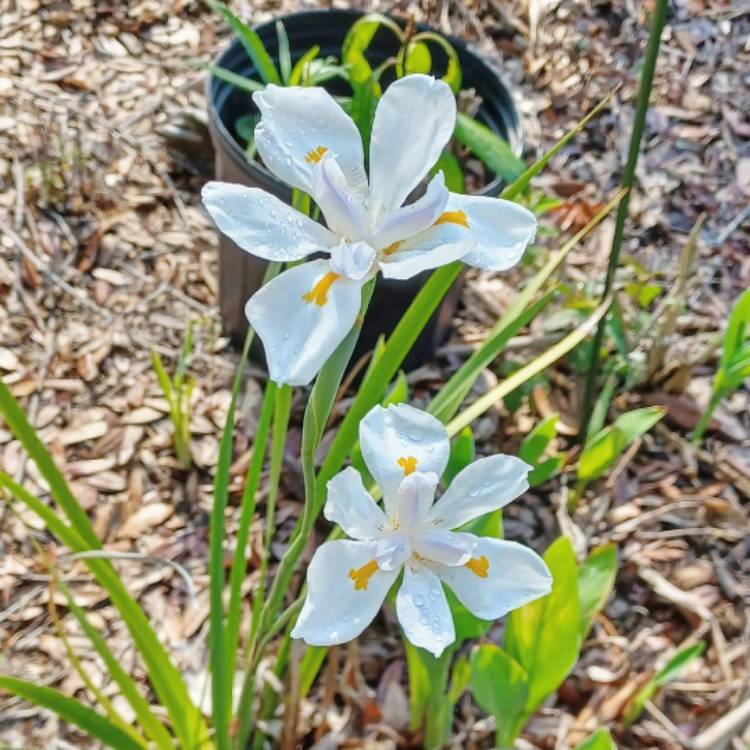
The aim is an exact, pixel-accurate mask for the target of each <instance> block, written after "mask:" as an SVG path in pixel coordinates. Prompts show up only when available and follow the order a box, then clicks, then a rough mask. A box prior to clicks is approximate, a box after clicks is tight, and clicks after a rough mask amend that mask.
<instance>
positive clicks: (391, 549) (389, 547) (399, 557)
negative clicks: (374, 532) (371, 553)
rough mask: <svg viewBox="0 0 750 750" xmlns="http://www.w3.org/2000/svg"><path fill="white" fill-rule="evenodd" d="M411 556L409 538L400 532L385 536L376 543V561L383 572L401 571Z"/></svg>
mask: <svg viewBox="0 0 750 750" xmlns="http://www.w3.org/2000/svg"><path fill="white" fill-rule="evenodd" d="M411 554H412V548H411V541H410V540H409V537H408V536H407V535H406V534H402V533H401V532H399V531H393V532H388V533H386V534H383V536H381V537H380V539H378V540H377V541H376V542H375V560H376V562H377V563H378V567H379V568H380V569H381V570H396V569H398V570H401V566H402V565H403V564H404V563H405V562H406V561H407V560H408V559H409V558H410V557H411Z"/></svg>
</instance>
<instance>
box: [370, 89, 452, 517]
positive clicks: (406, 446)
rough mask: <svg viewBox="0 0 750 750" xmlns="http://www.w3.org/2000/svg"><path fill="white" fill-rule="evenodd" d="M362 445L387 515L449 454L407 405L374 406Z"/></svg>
mask: <svg viewBox="0 0 750 750" xmlns="http://www.w3.org/2000/svg"><path fill="white" fill-rule="evenodd" d="M402 80H403V79H402ZM359 442H360V446H361V448H362V456H363V457H364V459H365V463H366V464H367V468H368V469H369V470H370V473H371V474H372V475H373V477H374V478H375V480H376V481H377V483H378V484H379V485H380V487H381V489H382V490H383V493H384V496H385V502H386V513H387V514H388V515H391V514H392V512H393V510H394V508H393V500H394V499H395V495H396V491H397V490H398V488H399V485H400V484H401V480H402V479H403V478H404V477H405V476H407V475H409V474H411V473H412V472H413V471H421V472H422V473H423V474H426V473H428V472H431V471H432V472H434V473H435V474H437V476H438V477H440V476H442V474H443V471H445V466H446V464H447V463H448V454H449V452H450V442H449V440H448V433H447V432H446V430H445V425H444V424H442V422H439V421H438V420H437V419H435V417H433V416H432V415H431V414H428V413H427V412H424V411H420V410H419V409H415V408H414V407H413V406H409V405H408V404H392V405H391V406H389V407H388V408H387V409H384V408H383V407H382V406H375V407H373V408H372V409H371V410H370V411H369V412H368V413H367V414H366V415H365V418H364V419H363V420H362V421H361V422H360V424H359Z"/></svg>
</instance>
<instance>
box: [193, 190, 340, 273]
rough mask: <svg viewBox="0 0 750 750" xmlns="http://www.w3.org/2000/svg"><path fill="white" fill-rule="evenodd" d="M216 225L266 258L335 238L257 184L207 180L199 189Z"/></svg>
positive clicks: (302, 252) (300, 252)
mask: <svg viewBox="0 0 750 750" xmlns="http://www.w3.org/2000/svg"><path fill="white" fill-rule="evenodd" d="M202 196H203V204H204V205H205V206H206V209H207V210H208V213H210V214H211V218H212V219H213V220H214V221H215V222H216V226H217V227H219V229H220V230H221V231H222V232H223V233H224V234H226V235H227V237H229V238H230V239H231V240H232V241H234V242H236V243H237V245H239V246H240V247H241V248H242V249H243V250H247V252H249V253H252V254H253V255H257V256H258V257H259V258H265V259H266V260H279V261H292V260H299V259H300V258H304V257H305V256H306V255H310V253H315V252H318V251H320V250H325V249H326V248H328V247H330V246H331V245H334V244H336V242H338V237H336V235H335V234H333V232H330V231H329V230H328V229H326V228H325V227H324V226H323V225H322V224H318V222H316V221H313V220H312V219H309V218H308V217H307V216H305V215H304V214H302V213H300V212H299V211H296V210H295V209H293V208H291V207H290V206H287V205H286V203H284V202H283V201H280V200H279V199H278V198H276V196H273V195H271V194H270V193H267V192H266V191H265V190H260V189H259V188H249V187H245V186H244V185H233V184H232V183H230V182H208V183H206V185H205V186H204V187H203V191H202Z"/></svg>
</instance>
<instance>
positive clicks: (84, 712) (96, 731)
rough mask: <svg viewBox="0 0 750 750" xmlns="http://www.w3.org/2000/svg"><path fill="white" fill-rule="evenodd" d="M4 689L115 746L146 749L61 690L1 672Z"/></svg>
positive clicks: (116, 748)
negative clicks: (4, 674)
mask: <svg viewBox="0 0 750 750" xmlns="http://www.w3.org/2000/svg"><path fill="white" fill-rule="evenodd" d="M0 689H3V690H7V691H8V692H9V693H13V695H17V696H18V697H19V698H23V699H24V700H26V701H28V702H29V703H33V704H34V705H36V706H41V707H42V708H47V709H49V710H50V711H53V712H54V713H55V714H57V715H58V716H59V717H60V718H61V719H63V720H64V721H67V722H70V723H71V724H75V725H76V726H77V727H80V728H81V729H82V730H83V731H84V732H86V734H88V735H89V736H90V737H93V738H94V739H97V740H99V741H100V742H103V743H104V744H105V745H106V747H109V748H112V750H143V747H142V746H141V745H139V744H138V743H137V742H136V741H135V740H134V739H133V738H132V737H130V736H128V735H127V734H126V733H125V732H123V731H122V730H121V729H120V728H119V727H116V726H115V725H114V724H112V723H111V722H110V721H109V720H108V719H106V718H105V717H103V716H101V715H100V714H98V713H97V712H96V711H94V710H93V709H91V708H89V707H88V706H84V705H83V703H80V702H79V701H77V700H75V699H73V698H69V697H68V696H67V695H64V694H63V693H61V692H60V691H59V690H54V689H52V688H48V687H44V686H42V685H35V684H34V683H32V682H26V681H25V680H19V679H16V678H15V677H4V676H2V675H0Z"/></svg>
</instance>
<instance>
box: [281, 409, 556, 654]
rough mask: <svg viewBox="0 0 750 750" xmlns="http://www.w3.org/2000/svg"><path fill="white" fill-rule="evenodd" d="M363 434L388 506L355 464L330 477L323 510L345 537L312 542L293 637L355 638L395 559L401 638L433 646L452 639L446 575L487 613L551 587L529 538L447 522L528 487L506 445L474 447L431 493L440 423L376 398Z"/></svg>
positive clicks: (441, 457) (441, 444) (442, 463)
mask: <svg viewBox="0 0 750 750" xmlns="http://www.w3.org/2000/svg"><path fill="white" fill-rule="evenodd" d="M359 439H360V445H361V447H362V454H363V456H364V459H365V463H366V464H367V467H368V469H369V470H370V472H371V473H372V475H373V477H374V478H375V480H376V481H377V483H378V484H379V485H380V487H381V488H382V490H383V496H384V508H383V509H381V508H380V506H378V505H377V504H376V502H375V501H374V500H373V498H372V497H371V496H370V495H369V494H368V493H367V491H366V490H365V487H364V485H363V483H362V478H361V477H360V475H359V473H358V472H357V471H355V470H354V469H353V468H351V467H349V468H347V469H344V471H342V472H341V473H340V474H338V475H337V476H335V477H334V478H333V479H332V480H331V481H330V482H329V483H328V498H327V502H326V506H325V510H324V512H325V516H326V518H327V519H328V520H329V521H332V522H334V523H337V524H338V525H339V526H341V528H342V529H343V530H344V531H345V532H346V533H347V534H348V535H349V536H350V537H351V539H347V540H336V541H332V542H326V543H325V544H323V545H322V546H321V547H320V548H319V549H318V550H317V551H316V552H315V555H314V557H313V559H312V562H311V563H310V567H309V569H308V572H307V586H308V593H307V598H306V599H305V603H304V606H303V608H302V611H301V613H300V616H299V619H298V621H297V624H296V626H295V628H294V631H293V632H292V636H293V637H295V638H303V639H304V640H305V641H306V642H307V643H309V644H312V645H317V646H331V645H333V644H337V643H343V642H345V641H348V640H351V639H352V638H355V637H356V636H358V635H359V634H360V633H361V632H362V631H363V630H364V629H365V628H366V627H367V626H368V625H369V624H370V622H371V621H372V620H373V618H374V617H375V615H376V614H377V612H378V610H379V609H380V606H381V604H382V603H383V600H384V599H385V596H386V594H387V593H388V590H389V589H390V588H391V586H392V585H393V584H394V582H395V581H396V579H397V578H398V575H399V573H400V571H401V569H402V568H403V571H404V576H403V581H402V583H401V587H400V588H399V591H398V595H397V597H396V614H397V615H398V619H399V621H400V623H401V626H402V627H403V629H404V633H405V634H406V637H407V638H408V639H409V640H410V641H411V642H412V643H413V644H414V645H415V646H420V647H421V648H425V649H427V650H428V651H431V652H432V653H433V654H435V656H439V655H440V654H441V653H442V652H443V650H444V649H445V648H446V646H448V645H450V644H451V643H452V642H453V641H454V640H455V632H454V627H453V618H452V617H451V612H450V609H449V607H448V601H447V599H446V597H445V593H444V591H443V586H442V584H443V583H445V584H447V585H448V586H449V587H450V588H451V589H452V590H453V591H454V592H455V594H456V596H457V597H458V599H459V600H460V601H461V602H462V604H463V605H464V606H465V607H466V608H467V609H469V610H470V611H471V612H472V613H473V614H474V615H476V616H477V617H480V618H482V619H485V620H494V619H496V618H498V617H502V616H503V615H505V614H506V613H507V612H509V611H510V610H512V609H515V608H517V607H520V606H521V605H523V604H525V603H526V602H529V601H531V600H533V599H536V598H538V597H540V596H544V595H545V594H548V593H549V592H550V589H551V585H552V578H551V576H550V573H549V570H548V569H547V566H546V564H545V563H544V560H542V558H540V557H539V556H538V555H537V554H536V553H535V552H533V551H532V550H531V549H529V548H528V547H524V546H523V545H520V544H517V543H516V542H508V541H504V540H502V539H494V538H490V537H481V536H475V535H474V534H469V533H465V532H460V531H452V529H456V528H458V527H461V526H463V525H464V524H466V523H468V522H469V521H471V520H473V519H474V518H478V517H479V516H482V515H484V514H485V513H489V512H491V511H494V510H497V509H498V508H502V507H503V506H504V505H507V504H508V503H509V502H510V501H511V500H513V499H515V498H516V497H518V496H519V495H521V494H522V493H523V492H524V491H525V490H526V489H528V486H529V485H528V481H527V474H528V472H529V470H530V467H529V466H528V465H527V464H525V463H524V462H523V461H521V460H520V459H518V458H515V457H513V456H504V455H495V456H489V457H487V458H480V459H479V460H478V461H475V462H474V463H473V464H471V465H469V466H468V467H466V468H465V469H464V470H463V471H461V472H460V473H459V474H458V475H457V476H456V477H455V479H454V480H453V482H451V485H450V487H448V489H447V490H446V491H445V492H444V493H443V495H442V497H440V499H438V500H437V501H435V502H433V499H434V495H435V489H436V487H437V484H438V481H439V478H440V476H441V475H442V473H443V471H444V470H445V467H446V464H447V462H448V454H449V451H450V442H449V440H448V434H447V432H446V429H445V426H444V425H443V424H442V423H440V422H439V421H438V420H437V419H435V418H434V417H433V416H431V415H430V414H427V413H426V412H423V411H420V410H419V409H415V408H413V407H411V406H407V405H405V404H401V405H398V406H389V407H388V408H387V409H384V408H382V407H380V406H376V407H375V408H374V409H372V410H371V411H370V412H369V414H368V415H367V416H366V417H365V418H364V419H363V420H362V422H361V424H360V430H359Z"/></svg>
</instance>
